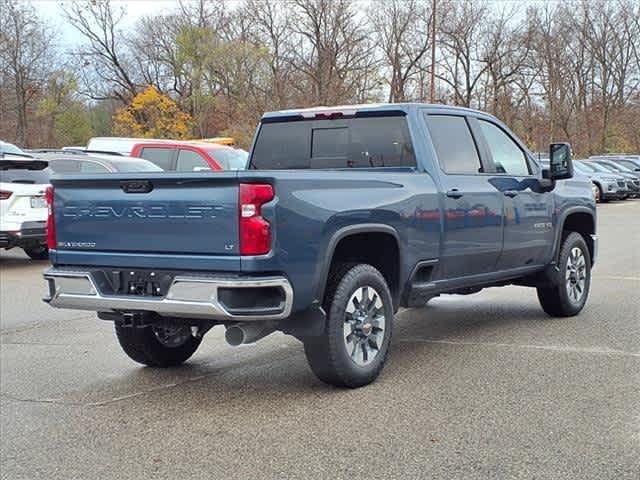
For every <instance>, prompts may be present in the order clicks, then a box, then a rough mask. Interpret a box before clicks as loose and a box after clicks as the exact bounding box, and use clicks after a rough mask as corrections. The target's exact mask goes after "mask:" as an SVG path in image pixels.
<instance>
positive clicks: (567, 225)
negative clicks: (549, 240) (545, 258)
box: [553, 206, 597, 262]
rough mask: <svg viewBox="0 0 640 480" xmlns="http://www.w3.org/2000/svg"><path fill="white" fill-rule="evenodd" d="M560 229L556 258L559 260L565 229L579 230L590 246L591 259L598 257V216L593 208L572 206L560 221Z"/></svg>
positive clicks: (555, 246)
mask: <svg viewBox="0 0 640 480" xmlns="http://www.w3.org/2000/svg"><path fill="white" fill-rule="evenodd" d="M558 226H559V228H558V231H557V232H556V237H555V243H554V248H553V252H554V256H553V258H554V260H557V257H558V254H559V252H560V245H561V242H562V238H563V234H564V232H565V231H570V232H577V233H579V234H580V235H582V237H583V238H584V241H585V242H586V244H587V247H588V248H589V256H590V257H591V261H592V262H595V258H596V253H597V252H596V243H595V238H594V236H595V234H596V216H595V214H594V212H593V210H591V209H589V208H588V207H581V206H579V207H572V208H570V209H568V210H566V211H565V212H563V215H562V217H561V219H560V221H559V222H558Z"/></svg>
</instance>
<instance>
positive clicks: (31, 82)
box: [0, 0, 56, 147]
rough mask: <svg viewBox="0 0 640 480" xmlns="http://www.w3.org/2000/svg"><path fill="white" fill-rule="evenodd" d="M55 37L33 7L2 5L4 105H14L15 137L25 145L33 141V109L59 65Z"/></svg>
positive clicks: (0, 63) (0, 40)
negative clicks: (54, 43)
mask: <svg viewBox="0 0 640 480" xmlns="http://www.w3.org/2000/svg"><path fill="white" fill-rule="evenodd" d="M53 40H54V35H53V32H52V31H50V30H47V29H46V27H45V24H44V23H43V22H41V21H40V20H39V19H38V17H37V15H36V13H35V11H34V10H33V8H32V7H30V6H29V5H25V4H22V3H18V2H17V1H15V0H11V1H9V2H5V3H4V5H3V8H1V9H0V70H1V73H0V75H1V78H2V91H3V94H2V95H3V97H4V98H3V101H2V104H3V107H2V109H3V110H4V109H5V108H6V109H10V108H11V107H9V105H10V104H12V105H14V107H13V110H14V112H15V115H16V122H15V138H16V141H17V142H18V143H20V144H21V145H23V146H27V147H28V146H30V141H31V140H30V138H29V135H28V132H29V121H30V117H31V116H30V115H29V113H30V110H33V109H34V108H33V106H34V103H35V102H36V101H37V100H38V95H39V94H40V93H41V90H42V88H43V85H44V84H45V82H46V79H47V76H48V75H49V73H50V72H51V71H52V70H53V68H55V63H56V58H55V56H56V54H55V50H54V45H53ZM5 99H6V100H7V102H6V103H5ZM2 113H3V115H4V114H5V113H8V112H2Z"/></svg>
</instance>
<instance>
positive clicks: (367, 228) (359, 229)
mask: <svg viewBox="0 0 640 480" xmlns="http://www.w3.org/2000/svg"><path fill="white" fill-rule="evenodd" d="M364 235H367V236H368V237H369V236H370V235H375V236H377V238H378V239H380V238H386V239H387V240H386V241H387V242H391V241H392V242H393V245H395V249H396V250H395V254H396V256H395V257H393V256H391V257H386V258H387V259H388V264H390V265H391V266H393V267H395V273H393V274H391V273H390V271H389V270H388V269H386V268H382V269H381V268H379V266H377V265H375V264H374V265H373V266H376V267H377V268H378V269H379V270H381V273H382V275H383V276H384V277H385V280H387V283H388V284H389V290H390V291H391V294H392V297H393V302H394V307H397V306H398V304H399V298H400V294H401V285H402V280H401V277H402V275H403V274H404V273H403V268H402V265H403V258H404V257H403V249H402V247H401V241H400V235H399V234H398V231H397V230H396V229H395V228H394V227H392V226H390V225H386V224H378V223H366V224H357V225H349V226H346V227H343V228H340V229H338V230H337V231H335V232H334V233H333V234H332V235H331V237H330V238H329V241H328V242H327V247H326V248H325V249H324V251H325V252H326V255H325V257H324V262H323V263H322V266H321V270H320V275H319V282H318V287H317V294H316V298H317V299H319V300H320V301H322V299H323V298H324V294H325V289H326V286H327V281H328V278H329V273H330V270H331V266H332V264H333V262H334V259H336V258H337V257H336V253H338V256H339V254H340V252H341V250H340V246H341V245H345V244H346V242H348V241H349V240H352V241H356V239H357V241H358V242H360V240H362V239H364ZM369 238H370V237H369ZM361 258H363V259H366V258H367V255H366V254H365V253H363V254H362V256H361ZM368 263H371V262H368Z"/></svg>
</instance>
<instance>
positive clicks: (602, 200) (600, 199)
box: [596, 183, 609, 203]
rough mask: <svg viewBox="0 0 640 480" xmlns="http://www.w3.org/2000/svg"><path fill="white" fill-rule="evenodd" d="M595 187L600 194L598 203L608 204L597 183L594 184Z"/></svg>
mask: <svg viewBox="0 0 640 480" xmlns="http://www.w3.org/2000/svg"><path fill="white" fill-rule="evenodd" d="M596 187H598V192H600V198H599V199H598V200H599V202H600V203H608V202H609V199H607V198H604V192H603V191H602V187H601V186H600V184H599V183H596Z"/></svg>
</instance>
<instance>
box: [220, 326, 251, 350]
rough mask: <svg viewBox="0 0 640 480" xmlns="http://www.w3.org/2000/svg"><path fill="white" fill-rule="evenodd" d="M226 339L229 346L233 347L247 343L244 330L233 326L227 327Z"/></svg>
mask: <svg viewBox="0 0 640 480" xmlns="http://www.w3.org/2000/svg"><path fill="white" fill-rule="evenodd" d="M224 338H225V340H226V341H227V343H228V344H229V345H231V346H232V347H237V346H238V345H242V344H243V343H245V338H246V337H245V334H244V330H243V329H242V328H241V327H239V326H237V325H232V326H230V327H227V331H226V332H225V333H224Z"/></svg>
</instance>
